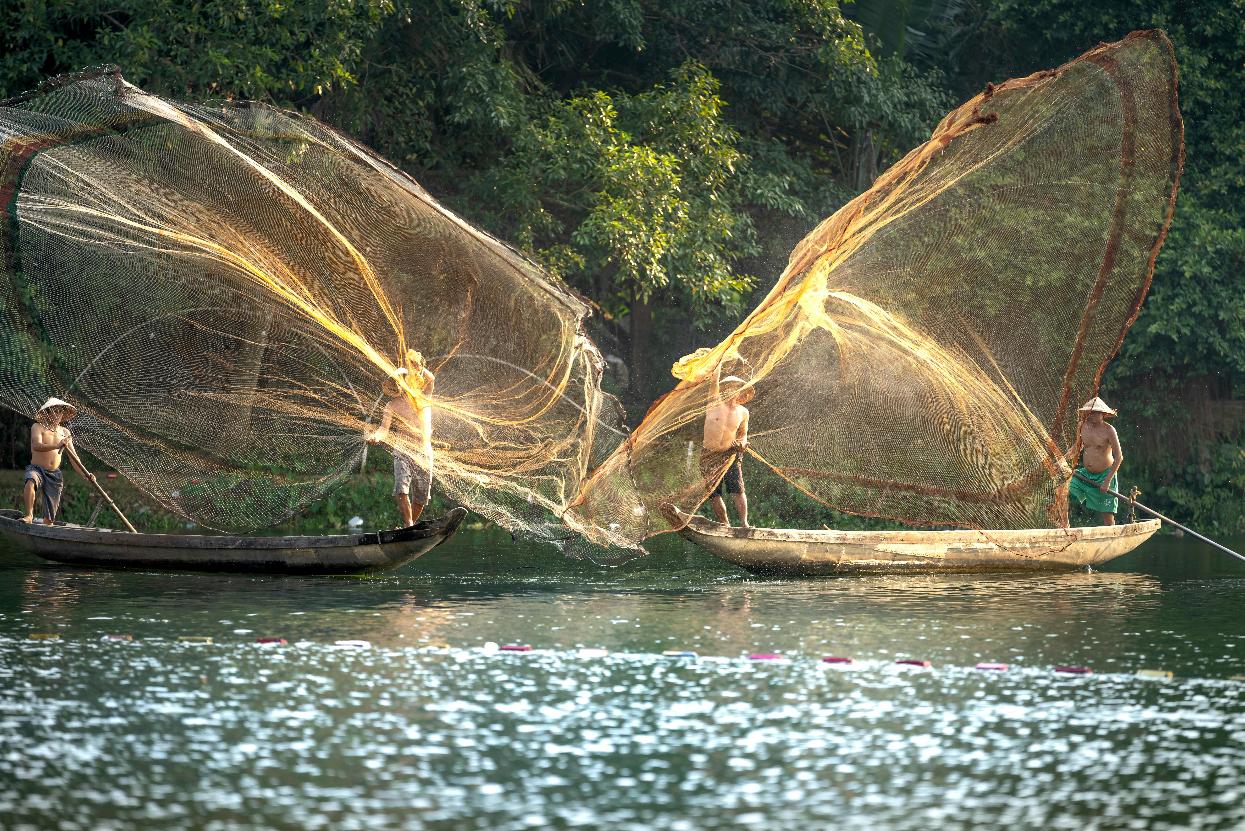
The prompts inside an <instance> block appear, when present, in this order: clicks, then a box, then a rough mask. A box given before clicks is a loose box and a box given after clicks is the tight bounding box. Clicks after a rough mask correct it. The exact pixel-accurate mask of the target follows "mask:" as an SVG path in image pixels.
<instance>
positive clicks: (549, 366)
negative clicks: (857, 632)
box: [0, 32, 1183, 553]
mask: <svg viewBox="0 0 1245 831" xmlns="http://www.w3.org/2000/svg"><path fill="white" fill-rule="evenodd" d="M1182 159H1183V139H1182V125H1181V121H1180V115H1179V110H1178V107H1177V100H1176V68H1175V62H1174V58H1173V55H1172V50H1171V46H1170V44H1169V43H1168V41H1167V39H1166V37H1165V36H1163V34H1162V33H1160V32H1140V33H1134V34H1133V35H1130V36H1129V37H1128V38H1126V39H1125V40H1123V41H1121V42H1119V43H1116V44H1110V45H1103V46H1100V47H1098V48H1097V49H1094V50H1091V51H1090V52H1088V53H1086V54H1085V55H1083V56H1081V57H1080V58H1078V59H1076V60H1074V61H1072V62H1070V63H1068V64H1066V65H1065V66H1063V67H1061V68H1059V69H1057V70H1053V71H1049V72H1042V73H1038V74H1036V75H1033V76H1030V77H1028V78H1022V79H1017V80H1013V81H1008V82H1006V83H1003V84H1000V85H998V86H996V87H995V86H992V87H990V88H988V89H987V90H986V91H985V92H984V93H982V94H981V95H979V96H977V97H976V98H974V99H972V100H971V101H969V102H967V103H966V104H964V105H963V106H961V107H959V108H958V109H956V110H955V111H953V112H951V113H950V114H948V115H947V116H946V118H945V119H944V120H943V121H942V123H941V124H940V125H939V126H938V128H937V129H936V130H935V132H934V134H933V136H932V138H931V139H930V141H929V142H927V143H926V144H924V145H922V146H921V147H918V148H917V149H915V150H913V151H912V152H911V153H910V154H908V155H907V156H906V157H905V158H904V159H903V160H901V161H900V162H899V163H897V164H896V165H895V166H894V167H892V168H891V169H890V170H889V171H887V172H886V173H885V174H884V175H883V176H882V177H881V178H879V180H878V181H877V183H876V184H875V185H874V186H873V187H872V188H871V189H870V190H869V191H867V192H866V193H864V194H862V195H861V196H860V197H858V198H857V199H855V200H853V201H852V202H851V203H850V204H848V205H847V206H845V207H844V208H843V209H842V210H840V211H839V212H837V213H836V214H835V215H834V216H832V217H830V218H829V219H827V220H826V221H825V222H823V223H822V224H821V225H820V226H819V227H818V228H816V229H815V230H814V231H813V232H812V233H811V234H810V235H809V236H808V237H807V238H806V239H805V240H804V241H803V242H802V243H801V244H800V245H799V246H798V247H797V248H796V250H795V251H794V252H793V253H792V255H791V259H790V263H789V264H788V267H787V269H786V271H785V272H784V273H783V275H782V277H781V278H780V279H779V281H778V283H777V285H776V286H775V287H774V289H773V290H772V291H771V292H770V294H769V295H768V296H767V297H766V299H765V300H764V301H763V302H762V303H761V305H760V306H759V307H758V308H757V309H756V310H755V311H754V312H753V313H752V314H751V315H749V316H748V318H747V319H746V320H745V321H744V322H743V323H742V324H741V325H740V326H739V327H738V328H737V329H736V330H735V331H734V332H733V333H732V334H731V335H730V336H729V337H728V338H727V339H726V340H725V341H724V342H723V343H721V344H719V345H718V346H717V347H716V348H714V349H711V350H703V351H701V352H698V353H696V354H694V355H691V356H688V357H687V358H685V359H684V360H683V361H680V362H679V364H677V365H676V367H675V374H676V377H678V378H680V379H681V382H680V383H679V385H678V386H677V387H676V388H675V389H674V390H673V391H672V392H670V393H668V394H667V395H666V396H664V397H663V398H661V399H660V400H658V401H657V402H656V403H655V404H654V405H653V407H652V408H651V409H650V410H649V412H648V414H647V416H646V417H645V419H644V420H643V422H642V423H641V425H640V426H639V428H638V429H637V430H636V431H635V432H633V433H632V434H631V435H630V436H629V437H627V438H626V439H625V441H623V440H622V435H623V434H622V433H621V432H619V431H618V429H617V426H616V424H617V409H616V405H615V403H614V402H613V401H612V400H611V399H610V398H609V397H608V396H606V395H604V394H603V393H602V392H601V389H600V384H599V381H600V374H601V366H602V364H601V360H600V355H599V353H598V352H597V350H596V348H595V347H594V346H593V345H592V343H591V342H590V341H589V340H588V339H587V337H586V336H585V335H584V332H583V329H582V322H583V319H584V317H585V316H586V314H587V307H586V305H585V304H584V303H583V302H582V301H581V300H580V299H579V298H577V297H576V296H575V295H574V294H573V293H572V292H570V291H569V290H568V289H567V288H566V287H565V286H564V285H562V284H561V283H560V282H558V281H557V280H556V279H553V278H551V277H550V276H548V275H546V274H544V273H543V272H542V271H541V270H540V269H539V268H538V267H536V266H535V265H534V264H532V263H531V262H530V261H528V260H527V259H525V258H524V257H523V256H521V255H519V254H518V253H516V252H515V251H513V250H512V249H510V248H508V247H506V246H504V245H502V244H500V243H499V242H497V241H496V240H494V239H493V238H491V237H489V236H488V235H486V234H484V233H482V232H480V231H478V230H476V229H474V228H472V227H471V226H469V225H467V224H466V223H464V222H463V221H462V220H460V219H458V218H457V217H455V216H454V215H453V214H451V213H450V212H448V211H446V210H445V209H444V208H442V207H441V206H439V205H438V204H437V203H436V202H435V201H434V200H433V199H431V198H430V197H429V196H428V194H427V193H426V192H425V191H424V190H423V189H422V188H420V187H419V185H417V184H416V183H415V182H414V181H412V180H411V179H409V178H408V177H406V176H404V175H402V174H401V173H399V172H398V171H396V170H395V169H394V168H392V167H391V166H389V165H388V164H386V163H385V162H383V161H381V160H380V159H378V158H377V157H375V156H374V155H372V154H371V153H369V152H368V151H366V150H364V149H363V148H360V147H359V146H357V145H355V144H353V143H352V142H350V141H349V140H348V139H346V138H344V137H343V136H341V135H339V134H337V133H335V132H333V131H332V130H330V129H328V128H326V127H324V126H323V125H321V124H319V123H317V122H315V121H314V120H312V119H309V118H305V117H300V116H297V115H293V114H290V113H285V112H281V111H278V110H275V109H272V108H270V107H265V106H257V105H250V106H246V105H237V104H223V105H203V106H194V105H185V104H179V103H174V102H170V101H166V100H163V99H160V98H158V97H155V96H152V95H148V94H145V93H143V92H142V91H140V90H137V89H135V88H134V87H132V86H129V85H128V84H126V83H125V82H124V81H123V80H122V79H121V78H120V76H119V75H118V74H117V73H116V72H115V71H101V72H95V73H87V74H84V75H81V76H76V77H72V78H64V79H60V80H58V81H56V82H54V83H52V84H50V85H48V86H46V87H45V88H44V89H42V90H40V91H39V92H37V93H33V94H30V95H28V96H24V97H23V98H21V99H16V100H13V101H10V102H6V103H5V104H4V105H3V106H0V205H3V206H4V208H5V210H6V215H5V230H4V233H3V234H2V235H0V254H2V255H3V260H2V262H0V265H2V268H3V279H2V280H0V293H2V294H3V298H2V300H3V314H4V315H5V325H4V326H3V327H0V339H2V342H0V402H2V403H3V404H5V405H7V406H9V407H11V408H13V409H16V410H18V411H21V412H25V413H32V412H33V410H34V409H35V407H36V406H38V404H39V402H40V401H41V400H42V399H43V398H44V397H45V396H47V395H57V396H58V397H62V398H67V399H70V400H71V401H73V402H74V403H76V404H78V405H80V407H81V415H80V416H79V417H78V419H77V421H76V434H77V435H78V436H79V440H80V441H81V442H82V443H83V444H85V445H86V446H87V447H88V449H89V450H90V452H91V453H92V454H94V455H95V456H97V457H99V458H100V459H102V460H104V461H105V462H107V463H108V464H110V465H113V466H114V467H116V468H117V469H118V470H120V471H122V472H123V473H124V474H125V475H126V476H127V477H128V478H130V479H131V480H133V481H134V482H135V483H136V484H137V485H138V486H139V487H141V488H142V489H143V490H144V491H146V492H147V493H148V494H149V495H151V496H152V497H153V498H154V499H156V500H157V501H159V502H160V503H161V504H163V505H164V506H166V507H168V508H170V509H172V510H175V511H177V512H179V513H181V514H183V515H184V516H187V517H189V518H192V519H194V520H196V521H198V522H200V523H202V524H204V525H207V526H210V527H216V528H231V529H232V528H250V527H255V526H259V525H265V524H269V523H272V522H276V521H278V520H280V519H282V518H284V517H286V516H288V515H290V514H291V513H293V512H295V511H297V510H298V509H299V508H300V507H302V506H303V505H305V504H307V503H308V502H310V501H311V500H314V499H316V498H319V497H320V496H322V495H323V494H324V493H325V492H326V491H327V490H328V489H329V488H331V487H332V486H333V485H334V484H336V483H337V482H339V481H340V480H341V479H342V478H343V477H344V476H345V475H346V474H347V473H348V472H349V471H350V470H351V469H352V468H353V467H354V466H355V465H356V464H357V463H358V461H359V457H360V455H361V454H362V453H363V451H364V436H365V435H366V434H367V433H368V432H369V431H371V430H373V429H374V428H375V426H376V422H377V420H378V418H379V414H380V410H381V407H382V406H383V403H384V400H385V397H384V395H383V394H382V387H383V386H384V384H385V382H386V380H387V379H390V378H393V377H395V373H397V372H398V371H399V370H402V369H407V370H410V372H409V374H407V375H405V376H402V377H403V378H405V379H409V380H403V381H402V390H401V393H402V396H403V397H404V398H405V399H406V400H407V401H408V402H409V403H410V404H412V405H413V408H414V409H413V410H412V412H420V411H422V408H428V409H429V411H430V412H431V413H432V430H431V437H430V440H431V443H432V446H433V450H434V456H435V460H436V461H435V476H436V480H437V482H438V483H439V486H440V487H441V488H442V489H443V490H445V491H446V492H447V493H448V494H449V495H450V496H451V497H453V498H455V499H457V500H459V501H461V502H463V503H464V504H467V505H469V506H470V507H472V508H473V509H475V510H477V511H479V512H481V513H483V514H484V515H486V516H488V517H489V518H491V519H493V520H494V521H497V522H499V523H500V524H502V525H504V526H505V527H508V528H510V529H511V530H514V531H518V532H523V533H527V534H529V535H533V536H536V537H538V538H544V539H555V540H556V539H565V538H566V535H567V526H569V527H570V528H571V529H573V530H575V531H578V532H579V533H580V534H582V535H583V538H585V539H587V540H590V541H591V542H592V543H594V544H604V545H619V546H625V547H628V548H632V549H634V548H635V547H636V546H638V545H639V543H640V542H641V541H642V540H644V539H645V538H647V537H649V536H652V535H654V534H658V533H662V532H665V531H669V530H672V529H673V528H675V527H678V526H679V525H680V524H681V523H682V522H684V521H685V520H686V514H688V513H691V512H694V511H695V510H696V508H697V506H699V505H700V504H701V503H702V502H703V501H704V500H705V498H706V497H707V495H708V494H709V493H710V492H711V491H712V489H713V487H714V486H715V484H716V482H717V481H718V479H719V478H720V477H721V475H722V474H723V473H724V472H725V470H726V468H727V466H728V465H729V464H730V462H731V457H730V456H729V455H727V454H723V453H711V452H709V451H706V450H705V449H704V448H703V447H702V436H703V429H704V421H705V414H706V410H707V408H709V407H710V406H712V405H713V404H714V403H715V401H714V400H713V396H712V393H711V391H712V389H713V387H714V385H713V383H712V381H711V379H712V378H713V377H715V376H717V375H729V374H733V375H737V376H741V377H743V378H745V379H747V381H748V383H749V384H750V385H751V386H752V387H753V388H754V389H755V391H756V392H757V397H756V399H755V400H754V401H753V402H752V403H751V404H750V405H749V407H750V409H751V412H752V417H751V444H750V446H749V450H748V453H749V455H751V456H752V457H753V458H754V459H755V460H757V461H759V462H761V463H763V464H765V465H768V466H770V467H772V468H773V469H774V470H775V471H777V472H778V473H779V474H780V475H781V476H782V477H784V478H785V479H786V480H787V481H788V482H790V483H791V484H792V485H794V486H795V487H797V488H799V489H800V490H802V491H804V492H806V493H808V494H809V495H811V496H813V497H814V498H816V499H818V500H820V501H822V502H824V503H826V504H828V505H831V506H833V507H835V508H838V509H840V510H844V511H848V512H852V513H857V514H865V515H873V516H881V517H890V518H894V519H897V520H901V521H904V522H909V523H913V524H921V525H926V524H947V525H959V526H967V527H976V528H1015V527H1040V526H1047V525H1062V524H1066V522H1067V500H1066V487H1067V481H1068V476H1069V473H1070V467H1069V462H1070V461H1072V460H1073V458H1074V457H1075V455H1076V453H1077V450H1078V448H1077V447H1076V428H1077V424H1076V417H1075V416H1076V413H1075V410H1076V407H1077V406H1078V404H1079V403H1080V402H1082V401H1083V400H1085V399H1087V398H1089V397H1090V396H1092V395H1093V394H1095V392H1096V391H1097V388H1098V384H1099V381H1100V379H1101V376H1102V372H1103V369H1104V367H1105V366H1106V363H1107V361H1108V360H1109V359H1110V358H1111V357H1112V356H1113V355H1114V353H1115V351H1116V350H1117V349H1118V347H1119V344H1120V342H1121V340H1122V338H1123V336H1124V333H1125V331H1126V330H1127V328H1128V326H1129V325H1130V324H1131V322H1132V320H1133V319H1134V318H1135V316H1136V314H1137V311H1138V309H1139V307H1140V304H1141V302H1142V300H1143V299H1144V297H1145V293H1146V290H1147V288H1148V285H1149V280H1150V275H1151V273H1152V271H1153V266H1154V259H1155V257H1156V256H1157V253H1158V250H1159V247H1160V246H1161V244H1162V240H1163V237H1164V234H1165V233H1166V229H1167V227H1168V224H1169V222H1170V219H1171V214H1172V209H1173V205H1174V199H1175V193H1176V187H1177V180H1178V177H1179V172H1180V167H1181V163H1182ZM417 353H422V355H421V354H417ZM425 364H426V365H427V367H428V368H429V369H431V370H432V372H433V373H434V374H435V378H436V380H435V386H434V388H433V389H432V390H431V391H429V390H427V389H425V388H423V387H422V386H421V385H420V384H419V383H418V380H417V379H418V378H419V375H420V373H419V371H418V370H419V369H420V368H421V367H422V366H424V365H425ZM421 425H422V418H421V417H413V418H412V419H411V423H408V424H400V425H399V428H398V430H397V431H396V432H394V433H391V434H390V436H389V438H388V441H389V442H390V443H391V445H392V446H393V447H394V449H395V450H396V451H397V452H401V453H404V454H407V455H411V456H414V457H420V458H422V456H421V452H422V450H423V448H424V443H425V442H426V441H427V440H429V436H428V433H427V431H426V430H425V429H424V428H423V427H422V426H421ZM620 442H621V443H620ZM611 449H612V450H613V452H612V453H609V451H610V450H611ZM607 453H608V454H609V455H608V457H607ZM594 468H595V471H594V472H593V473H592V474H591V475H589V474H588V471H589V470H593V469H594ZM563 523H565V525H564V524H563ZM597 551H598V553H599V551H600V550H599V549H597Z"/></svg>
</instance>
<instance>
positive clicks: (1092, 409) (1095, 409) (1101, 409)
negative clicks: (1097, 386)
mask: <svg viewBox="0 0 1245 831" xmlns="http://www.w3.org/2000/svg"><path fill="white" fill-rule="evenodd" d="M1077 412H1078V413H1104V414H1106V415H1111V416H1113V415H1118V413H1116V411H1115V410H1113V409H1111V408H1110V407H1108V406H1107V402H1105V401H1103V400H1102V399H1101V398H1099V397H1098V396H1094V397H1093V398H1091V399H1089V400H1088V401H1086V402H1085V403H1084V404H1082V405H1081V408H1080V409H1079V410H1077Z"/></svg>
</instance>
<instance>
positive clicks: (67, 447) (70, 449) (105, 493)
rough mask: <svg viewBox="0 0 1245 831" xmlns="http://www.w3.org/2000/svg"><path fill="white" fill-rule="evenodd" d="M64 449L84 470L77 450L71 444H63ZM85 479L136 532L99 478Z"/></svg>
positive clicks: (136, 531) (136, 530) (126, 524)
mask: <svg viewBox="0 0 1245 831" xmlns="http://www.w3.org/2000/svg"><path fill="white" fill-rule="evenodd" d="M65 450H66V451H67V452H68V453H69V458H70V459H72V460H73V461H74V462H75V463H76V464H77V465H78V469H79V470H86V465H84V464H82V459H81V458H80V457H79V456H78V451H77V450H74V447H73V445H72V444H67V445H65ZM87 481H89V482H90V483H91V484H92V485H94V486H95V490H97V491H99V495H100V496H102V497H104V501H105V502H107V503H108V505H109V506H110V507H111V508H112V509H113V510H114V511H116V512H117V516H119V517H121V521H122V522H124V523H125V527H126V528H129V529H130V530H131V531H132V532H134V533H135V534H137V533H138V529H137V528H135V527H134V525H133V524H132V523H131V522H130V521H129V520H128V519H126V518H125V514H123V513H121V509H120V508H118V507H117V503H116V502H113V501H112V497H111V496H109V495H108V491H106V490H104V486H103V485H101V484H100V483H99V480H97V479H88V480H87Z"/></svg>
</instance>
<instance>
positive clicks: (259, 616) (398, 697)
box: [0, 533, 1245, 831]
mask: <svg viewBox="0 0 1245 831" xmlns="http://www.w3.org/2000/svg"><path fill="white" fill-rule="evenodd" d="M680 546H681V543H677V542H676V543H675V544H673V545H669V546H667V549H666V550H665V551H664V552H662V553H660V554H658V555H656V556H654V557H653V558H650V560H648V561H642V562H638V563H633V564H631V565H629V566H625V567H622V568H619V569H614V570H607V569H599V568H597V567H595V566H591V565H588V564H581V563H572V562H568V561H565V560H563V559H561V558H560V555H558V554H556V553H552V552H551V553H542V552H535V551H531V550H522V549H518V548H515V547H513V546H511V545H510V543H509V540H508V538H506V539H505V540H504V541H499V540H498V539H495V538H493V537H486V536H482V535H480V534H475V535H471V534H470V533H467V534H464V535H462V536H460V537H459V538H458V539H456V540H454V541H452V542H451V543H450V544H448V545H446V546H443V547H442V548H440V549H438V550H436V551H435V552H433V553H432V554H429V555H428V556H427V557H426V558H424V560H422V561H419V562H417V563H415V564H413V565H411V566H408V567H406V568H405V569H403V570H401V571H399V572H396V573H393V574H389V575H385V576H382V577H379V578H368V579H359V578H272V577H245V576H216V575H195V574H162V573H155V572H146V573H132V572H120V571H103V570H99V571H93V570H87V569H76V568H71V567H60V566H54V565H50V564H42V563H40V562H38V561H35V560H31V559H26V558H24V557H19V556H18V555H9V554H4V553H0V827H3V828H6V829H19V828H40V829H42V828H64V829H78V828H81V829H93V830H94V829H109V828H127V829H128V828H150V829H168V828H180V827H193V828H210V829H225V828H241V827H263V828H300V829H321V828H323V829H334V831H339V830H344V829H356V828H357V829H363V828H396V827H403V828H430V829H477V828H478V829H528V828H573V827H584V828H609V829H649V828H656V829H714V828H735V827H755V828H782V829H806V828H821V827H834V828H911V829H926V828H996V827H1003V826H1007V827H1009V828H1010V829H1020V828H1034V829H1037V828H1041V829H1060V828H1069V829H1080V828H1112V829H1114V828H1138V829H1141V828H1145V829H1159V828H1241V827H1245V683H1243V682H1241V681H1234V680H1230V679H1231V677H1232V676H1234V675H1242V674H1245V615H1243V614H1242V608H1243V606H1242V602H1241V601H1242V598H1243V597H1245V565H1240V567H1238V564H1234V563H1232V562H1231V561H1228V560H1226V558H1222V557H1221V555H1218V554H1215V553H1213V552H1210V551H1209V550H1207V549H1204V548H1202V547H1199V546H1196V545H1194V544H1192V543H1186V542H1182V541H1177V540H1172V539H1170V538H1169V539H1158V540H1154V541H1151V542H1150V543H1148V544H1147V545H1146V546H1144V547H1143V548H1142V549H1141V550H1140V551H1138V552H1136V553H1135V554H1132V555H1129V556H1128V557H1127V558H1124V559H1122V560H1119V561H1117V564H1116V565H1114V566H1113V567H1112V568H1111V569H1110V570H1109V571H1103V572H1095V573H1092V574H1087V573H1081V572H1078V573H1066V574H1055V575H1047V576H1017V575H1007V576H968V575H964V576H942V577H895V578H874V577H869V578H839V579H807V580H759V579H756V578H750V577H749V576H747V575H746V574H744V573H743V572H740V571H737V570H735V569H733V568H731V567H729V566H726V565H724V564H721V563H718V562H717V561H716V560H714V559H713V558H711V557H709V556H708V555H706V554H703V553H701V552H698V551H697V550H695V549H693V548H691V547H690V546H688V547H686V548H684V547H680ZM45 634H58V635H59V636H60V639H59V640H48V639H31V636H32V635H45ZM109 635H132V636H133V640H132V641H119V640H105V639H104V638H105V637H106V636H109ZM185 636H199V637H211V638H212V639H213V642H212V643H210V644H207V643H195V642H188V641H180V640H178V638H179V637H185ZM261 637H282V638H285V639H287V640H288V642H289V644H288V645H286V646H279V645H275V646H273V645H269V646H266V645H261V644H258V643H256V640H257V639H258V638H261ZM343 640H349V641H367V642H368V643H369V644H370V645H369V646H364V645H338V644H337V643H336V642H337V641H343ZM490 642H491V643H494V644H511V643H517V644H530V645H531V646H532V647H533V651H532V652H528V653H510V652H498V651H493V650H492V649H491V647H489V646H486V645H488V644H490ZM441 644H444V645H446V646H439V645H441ZM581 648H599V649H605V650H608V654H606V655H604V656H602V655H600V654H599V653H588V654H580V652H579V650H580V649H581ZM676 649H677V650H694V651H696V652H698V653H699V654H700V657H699V658H670V657H663V656H662V654H661V653H662V652H663V651H665V650H676ZM754 652H766V653H781V654H783V655H784V656H786V657H787V658H788V659H789V660H787V661H786V662H781V663H780V662H757V661H749V660H747V655H748V654H749V653H754ZM825 655H840V656H851V657H853V658H854V659H855V663H853V664H851V665H847V666H831V665H827V664H823V663H821V662H820V659H821V658H822V657H823V656H825ZM899 658H916V659H925V660H929V661H931V662H932V663H933V668H932V669H920V668H915V667H903V666H899V665H896V664H895V663H894V661H895V660H896V659H899ZM981 661H994V662H1003V663H1007V664H1009V665H1010V667H1011V668H1010V669H1009V670H1007V671H1005V672H987V671H982V670H977V669H974V666H975V665H976V664H977V663H978V662H981ZM1060 664H1079V665H1085V666H1088V667H1090V668H1092V670H1093V674H1090V675H1080V676H1076V675H1065V674H1057V673H1055V672H1053V668H1054V666H1056V665H1060ZM1140 669H1162V670H1169V671H1171V672H1173V673H1174V674H1175V676H1176V677H1175V679H1174V680H1171V681H1162V680H1153V679H1147V678H1139V677H1137V676H1136V672H1137V670H1140Z"/></svg>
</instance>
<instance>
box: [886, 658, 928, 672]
mask: <svg viewBox="0 0 1245 831" xmlns="http://www.w3.org/2000/svg"><path fill="white" fill-rule="evenodd" d="M895 663H897V664H903V665H904V666H910V667H922V668H924V669H929V668H930V667H932V666H933V664H931V663H930V662H929V661H922V660H920V659H919V658H900V659H899V660H898V661H896V662H895Z"/></svg>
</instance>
